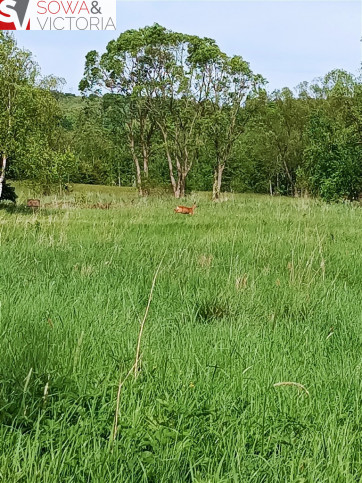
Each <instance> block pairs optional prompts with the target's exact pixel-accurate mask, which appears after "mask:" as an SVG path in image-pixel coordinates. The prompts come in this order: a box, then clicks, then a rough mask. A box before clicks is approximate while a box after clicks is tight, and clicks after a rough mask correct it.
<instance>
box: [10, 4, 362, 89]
mask: <svg viewBox="0 0 362 483" xmlns="http://www.w3.org/2000/svg"><path fill="white" fill-rule="evenodd" d="M155 22H157V23H159V24H161V25H163V26H165V27H167V28H169V29H172V30H175V31H179V32H183V33H189V34H195V35H199V36H202V37H211V38H213V39H215V40H216V42H217V43H218V45H219V46H220V48H221V49H222V50H224V52H226V53H227V54H228V55H235V54H237V55H241V56H242V57H243V58H244V59H245V60H246V61H248V62H249V63H250V66H251V68H252V70H253V71H254V72H257V73H259V74H262V75H263V76H264V77H266V79H267V80H268V82H269V84H268V90H274V89H280V88H282V87H285V86H287V87H290V88H293V87H295V86H297V85H298V84H299V83H300V82H302V81H312V80H313V79H315V78H317V77H320V76H322V75H325V74H326V73H327V72H329V71H330V70H332V69H335V68H340V69H345V70H347V71H349V72H352V73H354V74H357V72H358V69H359V68H360V66H361V58H362V42H361V40H362V28H361V25H362V2H361V1H360V0H352V1H350V0H324V1H317V0H304V1H295V0H284V1H283V0H279V1H275V0H264V1H258V0H253V1H252V0H232V1H224V0H212V1H210V0H192V1H184V0H163V1H153V0H146V1H139V0H133V1H126V0H122V1H118V0H117V31H116V32H115V31H112V32H110V31H109V32H101V31H99V32H98V31H92V32H86V31H78V32H69V31H68V32H65V31H60V32H54V31H51V32H42V31H18V32H16V33H15V36H16V38H17V41H18V44H19V45H20V46H21V47H25V48H26V49H28V50H30V51H32V52H33V54H34V56H35V58H36V60H37V61H38V63H39V64H40V67H41V70H42V74H43V75H49V74H53V75H56V76H58V77H63V78H64V79H65V80H66V82H67V84H66V86H65V88H64V91H65V92H72V93H74V94H77V93H78V84H79V81H80V80H81V78H82V75H83V68H84V59H85V55H86V53H87V52H88V51H90V50H97V51H99V52H103V51H104V50H105V47H106V45H107V43H108V42H109V41H110V40H112V39H114V38H116V37H118V35H119V34H120V33H121V32H123V31H125V30H127V29H130V28H133V29H135V28H140V27H144V26H145V25H152V24H153V23H155Z"/></svg>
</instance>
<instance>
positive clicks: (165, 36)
mask: <svg viewBox="0 0 362 483" xmlns="http://www.w3.org/2000/svg"><path fill="white" fill-rule="evenodd" d="M266 85H267V83H266V80H265V79H264V78H263V77H262V76H261V75H259V74H255V73H254V72H252V70H251V68H250V65H249V64H248V63H247V62H246V61H244V60H243V58H242V57H240V56H234V57H229V56H227V55H226V54H225V53H223V52H222V51H221V50H220V49H219V47H218V46H217V45H216V43H215V41H214V40H212V39H208V38H199V37H196V36H190V35H185V34H180V33H175V32H171V31H169V30H166V29H165V28H163V27H161V26H159V25H157V24H156V25H153V26H152V27H146V28H144V29H140V30H130V31H127V32H124V33H123V34H121V35H120V37H119V38H118V39H117V40H114V41H111V42H110V43H109V44H108V46H107V49H106V51H105V52H104V53H103V54H101V55H100V54H98V53H97V52H95V51H91V52H89V53H88V54H87V56H86V62H85V72H84V78H83V79H82V80H81V82H80V90H81V92H82V94H83V97H79V96H72V95H70V94H62V93H60V81H59V80H58V79H54V78H45V79H44V78H41V76H40V73H39V69H38V67H37V65H36V64H35V63H34V61H33V59H32V56H31V54H30V53H29V52H24V51H23V50H21V49H19V48H18V47H17V46H16V43H15V41H14V39H13V37H12V36H11V35H8V34H5V33H0V109H1V111H0V153H1V156H2V170H1V176H0V186H4V189H3V194H2V198H4V197H6V196H5V194H6V192H7V191H8V188H7V187H6V185H4V184H3V183H2V181H3V180H4V175H5V173H6V175H7V177H9V178H12V179H28V180H32V181H33V182H35V183H36V184H37V185H39V187H41V189H42V190H43V191H50V190H51V189H53V188H54V187H56V186H64V185H65V184H66V183H74V182H82V183H95V184H119V185H121V186H131V185H135V186H137V188H138V191H139V193H140V195H147V194H149V193H152V191H153V190H155V189H158V190H160V189H162V190H170V191H171V192H172V193H173V194H174V196H175V197H183V196H185V194H186V193H187V192H189V191H192V190H208V191H212V193H213V198H214V199H218V198H219V197H220V193H221V192H222V191H234V192H246V191H250V192H257V193H270V194H282V195H293V196H297V195H303V194H308V195H312V196H320V197H322V198H323V199H325V200H327V201H334V200H340V199H356V198H358V196H359V195H360V193H361V192H362V83H361V78H359V77H356V76H353V75H352V74H349V73H347V72H345V71H343V70H334V71H332V72H330V73H328V74H327V75H326V76H325V77H324V78H321V79H318V80H317V81H315V82H313V83H311V84H308V83H306V82H305V83H302V84H300V85H299V86H298V87H297V88H296V89H295V90H294V92H293V91H291V90H290V89H288V88H285V89H282V90H280V91H274V92H272V93H268V92H267V90H266Z"/></svg>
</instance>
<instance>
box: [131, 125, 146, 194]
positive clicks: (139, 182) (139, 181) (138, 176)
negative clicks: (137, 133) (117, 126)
mask: <svg viewBox="0 0 362 483" xmlns="http://www.w3.org/2000/svg"><path fill="white" fill-rule="evenodd" d="M129 141H130V147H131V152H132V157H133V162H134V165H135V167H136V185H137V189H138V193H139V195H140V196H143V187H142V176H141V167H140V162H139V160H138V157H137V154H136V151H135V147H134V138H133V134H132V132H130V136H129Z"/></svg>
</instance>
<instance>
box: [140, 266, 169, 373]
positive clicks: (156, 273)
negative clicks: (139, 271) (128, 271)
mask: <svg viewBox="0 0 362 483" xmlns="http://www.w3.org/2000/svg"><path fill="white" fill-rule="evenodd" d="M162 261H163V259H162V260H161V262H160V264H159V266H158V267H157V270H156V272H155V275H154V277H153V280H152V286H151V291H150V295H149V297H148V303H147V307H146V311H145V315H144V317H143V320H142V322H141V326H140V331H139V334H138V341H137V349H136V359H135V363H134V377H137V376H138V367H139V360H140V350H141V339H142V334H143V329H144V327H145V323H146V320H147V316H148V311H149V310H150V305H151V301H152V295H153V290H154V288H155V284H156V280H157V276H158V272H159V271H160V268H161V265H162Z"/></svg>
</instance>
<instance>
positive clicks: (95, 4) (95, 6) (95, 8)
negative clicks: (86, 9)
mask: <svg viewBox="0 0 362 483" xmlns="http://www.w3.org/2000/svg"><path fill="white" fill-rule="evenodd" d="M91 12H92V13H93V15H98V14H99V13H100V14H102V12H101V9H100V7H98V2H92V8H91Z"/></svg>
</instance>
